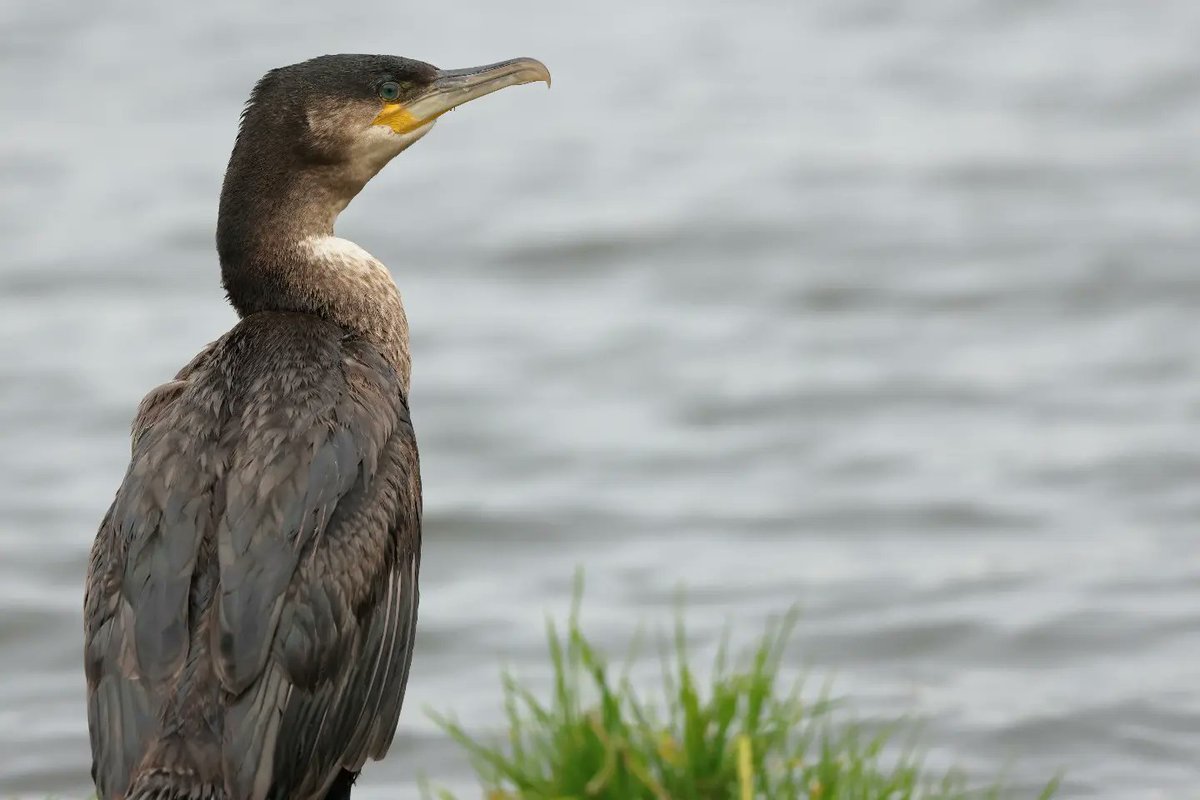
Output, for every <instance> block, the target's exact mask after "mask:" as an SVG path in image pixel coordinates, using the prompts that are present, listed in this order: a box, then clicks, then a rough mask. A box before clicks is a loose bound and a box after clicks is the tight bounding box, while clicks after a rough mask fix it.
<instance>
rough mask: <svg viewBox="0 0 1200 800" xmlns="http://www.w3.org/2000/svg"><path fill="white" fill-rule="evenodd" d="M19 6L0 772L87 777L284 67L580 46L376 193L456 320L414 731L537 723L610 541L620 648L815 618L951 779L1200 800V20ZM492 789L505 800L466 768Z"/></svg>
mask: <svg viewBox="0 0 1200 800" xmlns="http://www.w3.org/2000/svg"><path fill="white" fill-rule="evenodd" d="M251 5H252V4H244V5H243V4H242V3H238V2H234V0H213V1H212V2H205V3H187V4H175V3H155V2H151V0H137V1H136V2H105V3H93V4H69V3H59V4H49V3H42V2H34V0H21V1H18V2H13V0H8V2H6V3H4V4H2V5H0V30H2V36H3V46H2V47H0V109H3V111H2V112H0V117H2V119H0V186H2V187H3V188H2V189H0V234H2V235H3V239H4V242H5V247H4V250H3V253H4V255H3V258H0V332H2V336H0V434H2V436H3V447H2V448H0V476H2V478H3V480H2V481H0V507H2V513H0V675H3V676H4V677H3V680H0V796H5V797H30V798H41V797H44V796H46V795H50V794H55V795H60V796H67V797H82V796H85V794H86V793H87V792H88V791H89V789H88V777H87V762H88V756H87V740H86V730H85V717H84V707H83V685H82V676H81V674H80V653H79V649H80V638H81V634H80V621H79V616H80V611H79V608H80V602H81V582H82V575H83V572H84V568H85V555H86V551H87V548H88V546H89V543H90V541H91V538H92V535H93V533H94V530H95V526H96V523H97V522H98V520H99V519H100V516H101V515H102V513H103V510H104V508H105V507H106V506H107V504H108V502H109V501H110V499H111V496H112V492H113V491H114V489H115V488H116V485H117V483H118V482H119V479H120V476H121V473H122V471H123V469H124V464H125V459H126V457H127V454H128V443H127V439H126V428H127V424H128V422H129V419H130V418H131V416H132V413H133V410H134V408H135V406H136V403H137V401H138V400H139V398H140V397H141V395H142V394H143V393H144V392H145V391H146V390H147V389H149V388H150V387H151V386H153V385H155V384H157V383H158V382H160V381H162V380H163V379H164V378H166V377H167V376H169V375H170V374H172V373H173V372H174V371H175V369H176V368H177V367H178V366H179V365H181V364H182V363H184V362H185V361H187V360H188V359H189V358H190V357H191V355H192V354H193V353H194V352H195V351H196V350H198V349H199V348H200V347H201V346H202V345H203V344H204V343H206V342H207V341H209V340H211V339H213V338H215V337H216V336H218V335H219V334H220V333H221V332H223V331H224V330H225V329H226V328H227V327H228V326H229V325H230V324H231V322H232V321H233V315H232V314H231V312H230V311H229V310H228V309H227V308H226V306H225V305H224V304H223V302H222V298H221V294H220V291H219V288H218V283H217V271H216V264H215V256H214V254H213V252H212V246H211V242H212V231H213V227H214V217H215V210H216V195H217V191H218V187H219V183H220V179H221V174H222V170H223V167H224V161H225V158H226V157H227V154H228V150H229V147H230V145H231V142H232V135H233V132H234V128H235V123H236V118H237V114H238V111H239V108H240V104H241V102H242V100H243V98H244V96H245V94H246V93H247V91H248V89H249V87H250V85H251V84H252V82H253V81H254V79H255V78H256V77H257V76H258V75H259V74H261V73H262V72H263V71H265V70H266V69H267V68H269V67H271V66H274V65H277V64H280V63H288V62H291V61H296V60H300V59H302V58H305V57H308V56H310V55H313V54H317V53H322V52H338V51H368V52H370V51H376V52H398V53H402V54H406V55H411V56H416V57H420V58H425V59H427V60H431V61H434V62H436V63H439V64H442V65H445V66H463V65H469V64H475V63H481V62H485V61H492V60H497V59H500V58H506V57H510V56H514V55H524V54H528V55H533V56H537V57H540V58H542V59H543V60H545V61H546V62H547V63H548V64H550V66H551V68H552V69H553V71H554V75H555V85H554V90H553V91H552V92H550V93H548V94H547V93H546V92H545V91H538V90H536V89H534V88H525V89H521V90H510V91H508V92H505V93H503V94H501V95H498V96H496V97H494V98H489V99H487V100H485V101H482V102H480V103H478V104H475V105H473V106H471V107H470V108H468V109H465V110H463V111H461V112H459V113H456V114H453V115H451V116H450V117H448V118H446V119H445V120H443V121H442V123H441V124H440V125H439V129H438V130H437V131H435V132H434V133H433V135H431V136H430V137H429V138H428V139H427V140H426V141H425V142H422V143H421V144H420V145H419V146H418V147H416V148H414V149H413V150H411V151H409V152H408V153H406V154H405V155H404V156H402V157H401V158H400V159H399V160H398V161H397V163H396V164H394V165H393V166H392V167H390V168H389V169H388V170H387V171H386V172H385V173H384V174H383V175H382V176H381V177H380V178H379V179H378V180H377V181H376V182H375V183H373V184H372V185H371V186H370V187H369V188H368V190H367V191H366V192H364V194H363V196H362V197H361V198H360V199H359V200H358V201H357V203H356V204H355V205H354V206H353V207H352V208H351V209H350V210H349V211H348V212H347V214H346V215H345V216H344V218H343V222H342V225H341V226H340V228H339V232H340V233H341V234H342V235H343V236H346V237H348V238H351V239H354V240H355V241H358V242H359V243H361V244H362V245H364V246H365V247H367V248H368V249H369V250H371V251H372V252H374V253H375V254H376V255H378V256H379V257H380V258H381V259H382V260H383V261H384V262H385V263H387V264H388V265H390V266H391V268H392V270H393V272H394V274H395V275H396V277H397V281H398V282H399V284H400V285H401V287H402V289H403V290H404V293H405V298H406V302H407V305H408V308H409V316H410V319H411V321H412V325H413V330H414V336H415V341H414V347H413V350H414V354H415V363H416V367H415V373H414V381H413V387H414V388H413V398H412V405H413V415H414V419H415V421H416V424H417V426H418V433H419V436H420V439H421V444H422V455H423V461H424V472H425V483H426V491H427V496H426V512H427V516H426V530H427V545H426V552H425V557H424V559H423V573H424V574H423V589H424V591H423V593H422V619H421V632H420V636H419V641H418V652H417V656H416V663H415V666H414V670H413V677H412V681H411V683H410V695H409V701H408V703H407V709H406V713H405V714H404V717H403V719H402V721H401V730H400V734H399V736H398V737H397V739H396V744H395V745H394V747H393V754H392V756H391V757H390V758H389V759H388V760H387V762H385V763H384V764H376V765H372V766H370V767H369V769H368V771H367V773H366V775H365V778H364V780H363V782H362V784H361V786H362V789H361V791H360V793H359V794H360V795H361V796H362V797H363V798H364V800H370V799H371V798H378V799H379V800H382V799H383V798H396V797H407V796H413V794H414V793H415V790H414V788H413V787H414V777H415V775H416V774H417V773H418V772H420V771H424V772H426V773H428V774H430V775H431V776H433V777H435V778H438V779H442V780H445V781H448V782H450V783H451V784H452V785H457V786H460V787H462V786H467V787H469V786H470V785H471V783H470V776H469V772H468V771H467V770H466V768H465V766H464V765H463V763H462V761H461V759H460V758H459V757H458V756H457V754H456V752H455V749H454V747H453V746H452V745H450V744H449V743H448V742H447V740H446V739H445V738H444V737H443V736H441V735H440V734H439V733H438V732H437V730H436V728H435V727H434V726H433V725H432V724H431V723H430V722H429V721H428V719H427V718H426V717H425V715H424V714H423V713H422V710H421V709H422V707H423V706H426V705H430V706H433V707H436V708H440V709H447V708H449V709H454V710H456V711H457V712H458V713H459V714H460V715H462V716H463V717H465V718H466V719H468V720H471V721H472V722H473V723H474V724H475V725H477V726H478V727H480V728H487V727H488V726H490V725H492V724H495V723H497V722H498V717H499V715H498V708H497V706H496V699H497V690H496V681H495V678H494V675H495V670H496V667H497V664H498V663H499V662H500V660H501V659H502V658H504V659H508V660H509V661H510V662H511V663H513V664H515V665H516V666H517V667H518V669H521V668H524V671H525V672H527V673H531V674H533V675H535V676H537V675H540V674H541V670H542V662H543V658H542V656H541V635H542V621H543V615H544V613H546V612H547V611H554V612H559V611H562V610H563V609H565V607H566V605H567V601H568V596H569V585H570V575H571V571H572V569H573V567H574V566H575V565H576V564H580V563H582V564H586V565H587V569H588V577H589V595H588V602H587V603H586V610H585V616H586V621H588V622H589V623H591V624H592V625H593V627H595V628H596V630H597V632H598V635H599V636H600V638H601V639H602V640H603V641H605V642H609V643H612V644H613V645H616V644H618V643H620V642H622V641H623V640H624V639H625V638H626V637H627V636H629V635H630V634H631V633H632V632H633V630H634V628H635V627H636V626H637V623H638V622H639V620H642V619H646V618H649V619H654V620H662V619H665V618H667V617H668V616H669V614H670V607H671V602H672V598H673V595H674V591H675V588H676V587H677V586H678V585H679V584H681V583H682V584H685V585H687V586H688V587H690V592H691V598H692V603H691V606H692V609H693V613H692V624H693V628H694V630H695V632H696V634H697V637H698V640H699V642H700V644H701V647H703V646H705V645H706V644H711V642H712V639H713V637H714V635H715V633H716V632H717V631H718V629H719V627H720V626H721V624H722V623H723V622H724V621H725V620H732V621H733V622H734V623H735V624H736V625H737V626H739V627H741V626H746V627H747V628H750V627H753V626H757V625H758V624H759V623H760V622H761V621H762V619H763V618H764V617H765V616H766V615H767V614H768V613H769V612H771V611H776V610H780V609H783V608H785V607H787V606H788V605H789V604H791V603H793V602H796V601H799V602H800V603H802V605H803V608H804V611H805V616H804V621H803V624H802V626H801V631H800V637H799V643H798V645H799V646H798V652H797V655H796V665H797V666H799V665H801V664H802V663H808V664H811V665H812V666H813V667H814V668H816V669H817V670H818V671H819V672H832V673H834V674H836V676H837V683H836V686H837V688H838V689H839V691H840V692H842V693H845V694H847V695H850V696H852V697H853V698H854V706H855V707H856V708H857V709H858V711H859V712H860V713H861V714H862V715H863V716H866V717H872V716H881V717H890V716H894V715H897V714H906V713H907V714H911V715H912V716H914V717H916V718H919V719H922V720H924V721H925V730H926V732H927V737H928V740H929V742H930V744H931V745H932V746H933V748H934V750H933V754H932V758H933V760H934V761H935V762H936V763H938V764H949V763H958V764H960V765H962V766H964V767H965V768H966V769H968V770H969V771H970V772H971V773H972V774H974V775H977V776H979V777H980V778H987V777H990V776H993V775H995V774H996V773H997V772H1000V771H1002V770H1003V771H1005V772H1007V774H1008V775H1009V776H1010V777H1011V779H1012V780H1013V781H1014V782H1015V783H1016V784H1017V785H1020V786H1032V785H1035V784H1037V783H1038V782H1039V781H1041V780H1043V779H1045V778H1047V777H1049V776H1050V775H1052V774H1053V773H1054V772H1055V771H1057V770H1059V769H1065V770H1067V784H1066V792H1065V794H1066V796H1068V797H1104V798H1122V799H1123V800H1124V799H1126V798H1180V797H1192V796H1197V795H1196V794H1195V793H1196V792H1198V791H1200V766H1198V764H1200V761H1198V760H1197V753H1198V752H1200V666H1198V664H1200V535H1198V534H1197V528H1196V521H1197V517H1198V515H1200V489H1198V488H1197V487H1198V486H1200V433H1198V432H1197V431H1198V430H1200V354H1198V351H1197V345H1196V340H1197V338H1196V335H1195V333H1196V327H1197V314H1198V312H1200V277H1198V272H1197V270H1198V268H1200V263H1198V262H1200V258H1198V256H1200V225H1198V224H1197V223H1198V219H1200V192H1198V191H1197V187H1198V186H1200V156H1198V155H1197V153H1198V152H1200V150H1198V147H1197V131H1200V49H1198V48H1197V47H1196V41H1197V38H1196V37H1197V35H1198V33H1200V4H1196V3H1195V2H1193V0H1160V2H1156V3H1154V4H1138V3H1129V2H1127V1H1126V0H1076V2H1066V1H1065V0H1064V1H1062V2H1049V1H1047V2H1023V1H1022V2H1009V1H1008V0H992V2H982V1H981V0H922V1H921V2H918V1H917V0H908V1H907V2H905V1H903V0H879V1H878V2H866V1H865V0H851V1H850V2H847V1H845V0H751V1H748V2H742V3H726V2H722V0H687V1H686V2H685V0H668V1H667V2H661V3H653V4H649V3H647V4H641V3H634V2H624V0H622V2H615V3H606V4H595V3H593V4H568V3H553V2H550V0H512V2H506V3H484V2H457V3H445V4H437V3H426V4H422V5H421V7H415V6H412V5H405V4H399V3H386V2H382V0H372V1H371V2H356V1H355V0H346V1H345V2H336V3H332V2H328V1H327V0H305V2H295V3H288V4H282V3H280V4H277V5H275V6H274V8H272V9H270V10H267V9H264V8H262V7H261V6H258V5H257V4H255V6H256V7H255V8H253V9H251V8H250V6H251ZM468 796H469V794H468Z"/></svg>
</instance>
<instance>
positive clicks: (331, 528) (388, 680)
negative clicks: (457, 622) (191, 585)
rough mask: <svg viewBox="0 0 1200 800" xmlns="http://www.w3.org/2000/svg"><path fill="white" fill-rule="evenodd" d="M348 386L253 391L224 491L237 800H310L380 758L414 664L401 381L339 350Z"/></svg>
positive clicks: (228, 777)
mask: <svg viewBox="0 0 1200 800" xmlns="http://www.w3.org/2000/svg"><path fill="white" fill-rule="evenodd" d="M343 348H345V349H344V350H343V354H342V359H341V363H340V364H339V365H338V367H339V368H338V370H337V372H338V374H339V375H341V380H340V382H338V381H334V382H333V384H336V391H331V381H330V379H329V378H328V377H327V376H325V375H319V376H318V377H315V378H314V379H312V380H307V379H305V378H304V377H303V376H300V377H299V378H298V377H297V373H295V372H292V373H287V374H283V375H282V378H283V380H282V381H281V382H275V381H272V380H270V379H266V380H264V382H263V383H262V384H261V385H260V386H259V387H258V388H257V389H256V390H255V391H253V392H252V394H251V397H252V398H254V399H253V400H252V401H251V405H250V406H248V407H247V409H246V410H245V411H244V412H243V413H242V415H241V420H242V425H241V428H240V430H238V431H237V433H236V439H237V442H238V446H237V449H236V451H235V454H234V456H233V458H232V460H231V461H230V463H229V465H228V472H227V474H226V475H225V476H224V478H223V481H222V488H223V496H222V498H221V501H222V503H223V512H222V514H221V516H220V519H219V520H218V521H217V526H216V538H217V554H218V560H219V564H220V575H221V586H220V590H219V593H218V598H217V616H216V622H217V624H216V625H215V626H214V637H215V639H214V647H213V650H214V652H215V653H216V666H217V674H218V675H219V676H220V679H221V683H222V685H223V687H224V689H225V690H226V691H227V692H229V693H230V694H231V695H232V696H233V697H234V699H233V700H232V701H231V703H230V705H229V706H228V708H227V709H226V712H225V718H224V740H223V747H222V750H223V764H224V774H225V781H226V784H227V785H228V786H229V787H230V789H231V793H232V796H233V797H237V798H252V799H253V800H262V798H264V797H266V795H267V793H268V792H270V793H271V794H272V795H273V796H279V797H292V798H303V797H311V796H315V795H316V794H318V793H319V792H321V791H322V790H323V788H324V786H325V785H327V783H328V781H330V780H332V779H333V778H334V777H335V776H336V775H337V773H338V770H339V769H340V768H342V767H345V768H348V769H351V770H357V769H358V768H359V767H361V765H362V763H363V761H365V760H366V758H367V757H368V756H375V757H379V756H382V755H383V754H384V753H385V752H386V750H387V748H388V745H389V744H390V742H391V737H392V734H393V732H394V730H395V726H396V722H397V719H398V717H399V714H400V704H401V701H402V699H403V694H404V685H405V682H406V680H407V676H408V667H409V663H410V660H411V656H412V647H413V632H414V628H415V623H416V610H417V570H418V564H419V561H418V550H419V545H420V514H421V507H420V475H419V468H418V462H417V450H416V441H415V438H414V436H413V431H412V426H411V423H410V421H409V416H408V408H407V405H406V403H405V401H404V398H403V396H402V394H401V392H400V391H399V388H398V384H397V381H396V378H395V375H394V373H393V371H392V370H391V368H390V367H388V366H387V364H386V363H385V362H384V361H383V359H382V358H381V357H380V356H379V355H378V354H377V353H375V352H374V350H372V349H370V348H368V347H365V346H363V347H358V348H355V347H354V346H353V344H343Z"/></svg>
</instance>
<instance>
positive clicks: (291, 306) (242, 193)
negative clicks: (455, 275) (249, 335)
mask: <svg viewBox="0 0 1200 800" xmlns="http://www.w3.org/2000/svg"><path fill="white" fill-rule="evenodd" d="M235 157H236V156H235ZM254 167H255V168H252V169H250V170H248V171H241V170H236V169H235V164H234V163H231V164H230V170H229V172H228V173H227V174H226V178H225V186H224V187H223V189H222V192H221V208H220V213H219V216H218V221H217V251H218V253H219V255H220V259H221V278H222V283H223V284H224V286H225V291H226V293H227V294H228V296H229V301H230V303H231V304H232V305H233V307H234V308H235V309H236V310H237V312H238V314H239V315H240V316H242V317H246V316H249V315H250V314H255V313H258V312H263V311H292V312H301V313H307V314H314V315H317V316H320V317H322V318H324V319H327V320H329V321H331V322H334V323H336V324H338V325H340V326H341V327H343V328H345V329H346V330H347V331H349V332H351V333H354V334H356V335H358V336H361V337H362V338H363V339H365V340H367V341H369V342H371V343H372V344H374V345H375V346H376V347H377V348H379V350H380V352H381V353H382V354H383V355H384V356H385V357H386V358H387V359H388V360H389V361H390V362H392V365H393V367H395V368H396V370H397V372H398V373H399V375H400V378H401V381H402V383H403V385H404V391H405V393H406V394H407V392H408V383H409V374H410V368H411V358H410V355H409V346H408V320H407V318H406V316H405V313H404V305H403V304H402V302H401V299H400V292H399V291H398V290H397V288H396V284H395V283H394V282H393V281H392V277H391V274H390V273H389V272H388V270H387V268H386V267H384V266H383V264H381V263H380V262H379V261H378V260H377V259H375V258H374V257H373V256H371V254H370V253H368V252H367V251H366V250H364V249H363V248H361V247H359V246H358V245H356V244H354V243H353V242H350V241H347V240H345V239H339V238H337V237H336V236H334V232H333V226H334V222H335V221H336V220H337V215H338V214H339V213H340V212H341V211H342V209H344V208H345V207H346V205H347V204H348V203H349V202H350V200H351V199H352V198H353V197H354V195H355V194H357V193H358V190H359V189H361V188H362V184H358V185H356V186H347V185H337V184H336V183H333V182H330V181H326V180H323V179H322V176H321V175H319V174H318V173H315V172H309V173H306V172H299V173H297V172H293V171H289V170H286V169H281V170H277V171H274V172H271V171H268V170H266V169H263V167H262V166H259V165H254ZM363 183H365V181H363Z"/></svg>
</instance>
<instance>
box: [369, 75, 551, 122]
mask: <svg viewBox="0 0 1200 800" xmlns="http://www.w3.org/2000/svg"><path fill="white" fill-rule="evenodd" d="M535 81H545V82H546V86H549V85H550V70H548V69H546V65H545V64H543V63H542V62H540V61H538V60H537V59H533V58H514V59H512V60H510V61H501V62H500V63H498V64H488V65H486V66H483V67H470V68H468V69H444V70H439V71H438V74H437V77H436V78H434V79H433V81H432V82H430V84H429V85H428V86H427V87H426V88H425V90H424V91H423V92H421V93H420V94H419V95H417V96H416V97H415V98H413V99H411V100H408V101H406V102H403V103H385V104H384V106H383V110H382V111H380V112H379V115H378V116H377V117H375V119H374V121H373V124H375V125H387V126H388V127H389V128H391V129H392V130H393V131H395V132H396V133H409V132H411V131H414V130H416V129H417V128H420V127H422V126H424V125H427V124H429V123H431V122H433V121H434V120H435V119H437V118H438V117H440V116H441V115H442V114H445V113H446V112H447V111H449V110H450V109H452V108H457V107H458V106H461V105H462V104H463V103H467V102H470V101H471V100H475V99H476V98H479V97H483V96H484V95H485V94H491V93H492V92H494V91H496V90H498V89H503V88H504V87H506V86H518V85H520V84H522V83H533V82H535Z"/></svg>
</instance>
